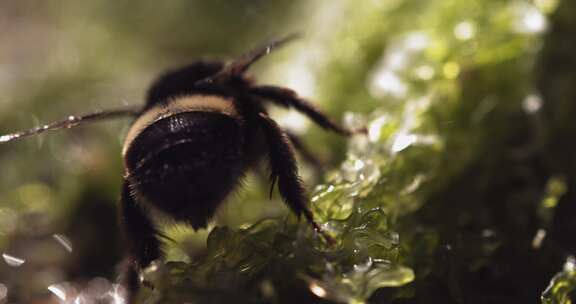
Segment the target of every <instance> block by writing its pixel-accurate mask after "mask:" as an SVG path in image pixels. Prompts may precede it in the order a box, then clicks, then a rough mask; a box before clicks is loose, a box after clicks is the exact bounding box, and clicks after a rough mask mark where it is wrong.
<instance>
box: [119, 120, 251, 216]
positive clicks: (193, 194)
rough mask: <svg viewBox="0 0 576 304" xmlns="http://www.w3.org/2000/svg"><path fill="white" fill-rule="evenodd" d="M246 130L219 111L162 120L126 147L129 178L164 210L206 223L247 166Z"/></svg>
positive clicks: (136, 187)
mask: <svg viewBox="0 0 576 304" xmlns="http://www.w3.org/2000/svg"><path fill="white" fill-rule="evenodd" d="M242 130H243V129H242V127H241V124H240V122H239V121H238V119H236V118H233V117H231V116H229V115H226V114H223V113H217V112H202V111H193V112H183V113H179V114H175V115H172V116H169V117H166V118H163V119H161V120H158V121H156V122H154V123H153V124H151V125H150V126H148V127H146V128H145V129H144V130H143V131H142V132H141V133H140V134H139V135H138V136H137V137H136V138H135V139H134V141H133V142H132V143H131V145H130V147H129V148H128V149H127V151H126V154H125V165H126V170H127V173H128V179H129V181H130V182H131V184H132V186H133V187H134V188H135V190H136V191H137V192H139V193H140V194H141V195H143V196H145V197H146V198H148V200H149V201H151V202H153V203H154V205H156V207H158V208H159V209H160V210H163V211H165V212H167V213H169V214H171V215H172V216H174V217H176V218H179V217H180V216H182V218H181V219H190V217H191V216H200V217H201V219H203V220H204V221H205V220H206V218H207V217H210V216H211V212H213V210H215V208H216V207H217V206H218V203H219V202H220V201H222V200H223V199H224V198H225V196H226V195H227V194H228V192H230V191H231V190H232V188H234V186H235V184H236V183H237V181H238V180H239V178H240V177H241V175H242V173H243V171H244V169H245V165H244V163H245V162H244V153H243V149H244V145H243V143H244V134H243V131H242ZM202 214H204V215H202ZM192 224H193V225H194V223H192ZM202 225H203V223H200V224H196V225H195V226H202Z"/></svg>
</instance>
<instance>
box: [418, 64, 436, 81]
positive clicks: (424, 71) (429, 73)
mask: <svg viewBox="0 0 576 304" xmlns="http://www.w3.org/2000/svg"><path fill="white" fill-rule="evenodd" d="M434 74H436V72H435V71H434V68H433V67H431V66H429V65H421V66H419V67H417V68H416V69H415V70H414V75H416V77H418V78H420V79H422V80H430V79H432V77H434Z"/></svg>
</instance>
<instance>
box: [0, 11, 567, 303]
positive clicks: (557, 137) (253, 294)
mask: <svg viewBox="0 0 576 304" xmlns="http://www.w3.org/2000/svg"><path fill="white" fill-rule="evenodd" d="M574 20H576V5H575V4H573V3H572V2H571V1H568V0H564V1H562V0H515V1H513V0H508V1H502V0H482V1H481V0H467V1H456V0H449V1H446V0H434V1H418V0H368V1H352V0H317V1H303V0H290V1H289V0H277V1H263V0H245V1H230V0H228V1H225V0H214V1H184V0H172V1H164V2H160V1H149V0H144V1H138V2H136V1H114V2H112V1H108V2H103V1H95V0H90V1H81V2H80V1H69V0H65V1H58V2H54V1H2V2H0V28H2V33H1V34H0V91H1V92H2V94H1V95H0V134H5V133H9V132H13V131H15V130H20V129H27V128H30V127H32V126H36V125H38V124H40V123H41V122H48V121H52V120H56V119H60V118H62V117H65V116H67V115H69V114H78V113H86V112H91V111H95V110H101V109H107V108H113V107H116V106H119V105H127V104H139V103H141V101H142V99H143V96H144V94H145V91H146V89H147V87H148V85H149V84H150V83H151V82H152V81H153V80H154V79H155V77H157V75H158V74H160V73H162V72H163V71H164V70H165V69H167V68H172V67H177V66H180V65H183V64H186V63H189V62H191V61H194V60H196V59H199V58H212V59H230V58H234V57H235V56H237V55H239V54H241V53H242V52H244V51H246V50H248V49H250V48H252V47H254V46H257V45H260V44H261V43H263V42H264V41H267V40H269V39H271V38H275V37H280V36H284V35H286V34H288V33H293V32H299V33H302V34H303V38H301V39H299V40H298V41H296V42H294V43H291V44H290V45H288V46H286V47H284V48H282V49H281V50H278V51H277V52H275V53H273V54H271V55H270V56H268V57H266V58H264V59H263V60H262V61H261V62H259V63H258V64H257V65H256V66H255V67H254V68H253V69H252V70H251V74H252V75H254V76H255V78H256V79H257V80H258V81H259V82H260V83H270V84H278V85H282V86H286V87H290V88H292V89H294V90H296V91H297V92H298V93H299V94H301V95H302V96H305V97H307V98H309V99H310V100H312V101H314V103H316V104H318V105H319V106H320V107H321V108H322V109H325V110H326V111H327V112H328V113H329V114H330V115H331V116H333V117H334V118H336V119H339V120H340V119H342V121H343V122H344V123H345V124H347V125H349V126H367V127H368V128H369V134H368V136H367V137H362V136H357V137H354V138H352V139H351V140H349V141H348V142H347V141H346V140H344V139H342V138H339V137H337V136H334V135H331V134H327V133H326V132H324V131H322V130H320V129H319V128H317V127H316V126H313V125H311V123H310V122H308V121H307V120H306V119H304V118H303V117H302V116H299V115H297V114H294V113H291V112H288V111H276V110H274V111H272V113H273V117H274V118H276V119H278V121H279V122H280V123H281V124H282V125H283V126H285V127H286V128H289V129H291V130H293V131H294V132H296V133H299V134H302V135H303V137H304V139H305V142H306V143H307V144H308V145H309V146H310V147H311V149H312V150H313V151H314V152H315V154H317V155H318V156H319V157H320V158H321V159H323V160H324V161H325V163H326V168H327V169H326V172H325V174H323V175H324V176H322V177H319V176H315V174H314V171H313V170H311V169H310V168H308V167H306V165H305V164H301V172H302V174H303V176H304V178H305V181H306V184H307V185H308V186H309V189H310V192H311V193H312V195H311V196H312V197H313V199H312V201H313V206H312V208H313V210H314V211H315V212H316V214H317V215H318V217H319V219H320V220H321V221H322V223H323V227H324V228H325V229H327V231H329V232H331V233H333V234H334V236H335V238H337V239H338V244H339V245H338V247H337V248H328V247H326V246H324V245H323V244H322V242H321V240H318V239H317V238H315V237H314V236H313V235H312V234H311V233H310V232H309V231H308V232H307V233H305V234H302V229H305V228H306V227H304V226H305V225H304V226H302V225H298V224H297V223H296V222H295V221H294V220H293V219H290V218H289V219H288V220H286V221H285V220H284V219H283V216H284V215H285V214H287V211H286V209H285V208H284V206H283V205H282V203H281V202H280V201H279V199H278V198H277V196H275V197H274V199H273V202H270V201H269V199H268V197H267V194H266V192H267V189H268V186H267V183H266V182H267V181H266V180H264V179H263V178H262V177H261V176H258V175H250V176H248V177H247V179H248V180H247V182H246V186H245V187H243V189H242V191H239V193H238V194H237V195H235V196H234V197H233V198H231V199H230V202H229V203H228V204H227V206H226V207H224V208H222V210H221V211H220V212H219V214H218V216H217V219H216V224H217V225H218V226H219V227H220V228H219V229H216V230H215V231H214V232H213V233H212V234H211V238H210V240H211V241H209V243H208V246H206V237H207V235H208V233H209V231H200V232H197V233H195V232H193V231H191V230H189V229H187V228H186V227H182V226H173V225H168V226H167V227H166V229H167V233H168V234H169V235H170V236H171V237H172V238H174V239H175V240H177V242H176V243H170V244H168V247H167V252H168V260H170V261H172V263H173V264H170V263H169V264H167V265H166V266H161V267H160V268H162V271H164V272H160V273H156V274H154V275H152V276H151V280H152V281H155V280H156V282H157V283H159V284H160V286H159V288H157V290H155V291H154V292H150V293H151V294H152V296H150V297H149V298H148V302H150V303H179V301H183V300H186V301H188V302H190V303H214V302H216V303H219V302H226V301H228V300H229V299H235V300H237V301H240V302H242V301H244V300H245V301H244V302H246V303H271V302H274V303H293V302H294V301H300V302H303V303H307V302H322V303H324V302H326V303H363V302H370V303H436V302H438V303H534V302H538V301H539V300H541V301H542V302H543V303H570V302H569V301H570V300H569V299H570V297H572V298H574V295H573V291H572V290H573V287H574V284H575V281H576V278H575V277H576V274H575V270H574V269H575V266H574V264H575V262H574V260H573V258H572V259H571V258H570V257H571V254H574V250H575V249H576V241H575V240H574V237H573V236H574V235H575V234H574V233H575V232H576V225H575V224H574V223H576V221H574V220H572V215H573V214H575V213H574V211H575V209H576V207H575V205H574V193H575V192H574V191H575V187H576V179H575V178H576V161H575V158H574V157H573V154H574V151H575V150H574V144H573V143H572V141H573V140H572V139H573V138H574V135H576V124H574V122H573V117H574V115H575V114H576V108H575V105H576V103H575V100H576V92H575V91H574V90H575V88H576V76H574V75H576V74H575V73H574V71H576V55H575V54H576V41H575V40H576V39H575V38H574V37H576V22H575V21H574ZM128 126H129V121H127V120H119V121H114V122H107V123H102V124H94V125H91V126H85V127H79V128H75V129H73V130H67V131H61V132H55V133H52V134H46V135H42V136H37V137H34V138H30V139H27V140H22V141H19V142H13V143H9V144H2V145H0V165H1V166H2V170H1V173H0V252H1V253H2V254H3V260H4V261H0V303H76V302H74V301H79V302H78V303H116V302H114V299H113V297H112V296H111V295H112V294H113V292H111V290H113V289H114V288H116V286H115V285H112V284H113V283H114V282H115V279H116V271H117V267H118V264H119V262H120V260H121V257H122V249H121V243H122V242H121V240H120V239H119V233H118V227H117V225H116V224H117V220H116V201H117V198H118V196H119V189H120V181H121V176H122V173H123V171H122V166H121V161H122V160H121V158H120V150H121V143H122V139H123V136H124V135H125V133H126V131H127V128H128ZM315 185H317V186H316V187H315ZM263 218H273V219H274V220H273V221H272V222H264V223H259V222H258V221H259V220H260V219H263ZM255 223H256V225H255V226H253V225H254V224H255ZM226 227H228V228H226ZM298 227H299V228H298ZM247 244H249V245H247ZM253 244H257V245H254V246H256V247H257V248H258V250H260V251H259V252H261V253H262V256H264V257H273V258H269V259H264V260H261V259H260V258H258V257H254V256H253V255H251V252H254V248H256V247H251V246H252V245H253ZM308 245H309V246H308ZM305 247H309V248H314V249H313V250H312V251H306V249H305ZM231 252H236V253H237V255H236V256H231V255H230V253H231ZM292 253H293V254H292ZM294 257H296V258H294ZM238 261H240V262H238ZM286 261H289V262H286ZM222 263H224V264H227V265H228V266H226V267H228V268H226V267H224V268H223V266H222V265H221V264H222ZM276 267H277V268H276ZM283 267H284V268H283ZM245 269H248V271H247V272H243V270H245ZM271 269H273V270H271ZM280 270H283V271H284V272H282V271H280ZM227 271H228V272H227ZM164 273H168V274H169V277H178V278H181V279H182V280H180V279H178V280H175V281H171V280H164V281H163V279H162V278H163V275H164ZM174 273H176V274H174ZM233 273H247V274H246V275H243V276H240V277H236V276H234V275H233ZM215 274H219V275H215ZM553 277H554V279H552V278H553ZM189 278H193V279H189ZM279 278H281V279H283V280H284V282H279V281H282V280H279ZM190 280H191V281H190ZM201 280H203V281H205V282H202V283H198V282H199V281H201ZM162 282H168V283H165V284H161V283H162ZM230 282H233V284H231V283H230ZM549 284H550V285H549ZM183 286H184V287H187V288H184V287H183ZM191 286H192V287H191ZM547 286H548V287H547ZM545 290H546V291H545ZM542 293H543V295H542V298H540V296H541V294H542ZM239 295H241V296H240V297H239ZM228 297H229V298H228ZM78 299H80V300H78ZM239 299H242V300H239ZM98 301H100V302H98ZM242 303H243V302H242Z"/></svg>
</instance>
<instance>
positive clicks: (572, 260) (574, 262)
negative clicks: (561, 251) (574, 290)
mask: <svg viewBox="0 0 576 304" xmlns="http://www.w3.org/2000/svg"><path fill="white" fill-rule="evenodd" d="M575 270H576V257H574V256H572V255H571V256H569V257H568V258H567V259H566V263H564V271H566V272H573V271H575Z"/></svg>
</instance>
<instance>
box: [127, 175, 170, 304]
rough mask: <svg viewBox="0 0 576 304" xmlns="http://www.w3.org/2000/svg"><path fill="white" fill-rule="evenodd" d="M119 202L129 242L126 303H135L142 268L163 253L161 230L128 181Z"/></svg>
mask: <svg viewBox="0 0 576 304" xmlns="http://www.w3.org/2000/svg"><path fill="white" fill-rule="evenodd" d="M120 204H121V206H120V226H121V229H122V230H123V233H124V238H125V243H126V246H127V248H126V249H127V259H126V261H125V263H126V265H125V269H124V273H123V274H122V281H123V285H124V286H125V288H126V290H127V301H126V303H129V304H132V303H135V302H134V301H135V296H136V293H137V292H138V289H139V287H140V277H139V276H140V271H141V270H142V269H144V268H146V267H148V266H149V265H150V264H151V263H152V262H153V261H154V260H157V259H159V258H161V257H162V243H161V241H160V237H161V234H160V233H159V231H158V230H157V229H156V227H155V226H154V223H153V222H152V220H151V219H150V217H149V215H148V214H147V213H146V211H145V210H143V208H142V207H141V206H140V205H139V204H138V202H137V201H136V199H135V198H134V195H133V194H132V193H131V189H130V185H129V183H128V181H124V184H123V186H122V197H121V200H120Z"/></svg>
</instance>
